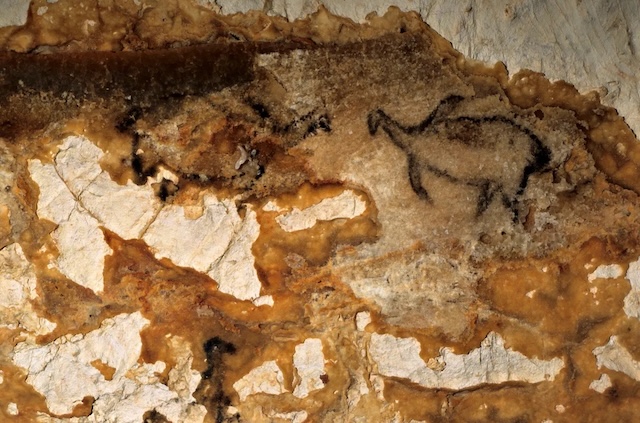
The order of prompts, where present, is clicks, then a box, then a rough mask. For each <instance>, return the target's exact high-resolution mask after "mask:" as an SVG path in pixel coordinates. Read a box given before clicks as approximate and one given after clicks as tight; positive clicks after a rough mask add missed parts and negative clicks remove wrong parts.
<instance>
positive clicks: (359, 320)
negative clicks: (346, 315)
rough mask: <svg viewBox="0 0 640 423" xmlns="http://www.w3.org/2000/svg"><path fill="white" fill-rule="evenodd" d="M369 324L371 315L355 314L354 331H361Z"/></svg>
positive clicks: (363, 312) (366, 313)
mask: <svg viewBox="0 0 640 423" xmlns="http://www.w3.org/2000/svg"><path fill="white" fill-rule="evenodd" d="M369 323H371V313H369V312H368V311H361V312H359V313H356V329H357V330H359V331H361V332H362V331H363V330H364V329H365V328H366V327H367V325H368V324H369Z"/></svg>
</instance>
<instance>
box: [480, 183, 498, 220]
mask: <svg viewBox="0 0 640 423" xmlns="http://www.w3.org/2000/svg"><path fill="white" fill-rule="evenodd" d="M478 189H479V190H480V193H479V194H478V204H477V207H476V217H478V216H480V215H482V213H484V212H485V211H487V209H488V208H489V206H490V205H491V202H492V201H493V197H494V196H495V195H496V193H497V192H499V191H501V190H502V187H501V186H500V185H499V184H496V183H495V182H491V181H489V180H483V181H482V182H481V183H480V184H479V185H478Z"/></svg>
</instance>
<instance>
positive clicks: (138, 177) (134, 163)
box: [130, 133, 157, 185]
mask: <svg viewBox="0 0 640 423" xmlns="http://www.w3.org/2000/svg"><path fill="white" fill-rule="evenodd" d="M139 148H140V136H139V135H138V134H136V133H134V134H133V140H132V141H131V156H130V160H131V169H132V170H133V172H134V175H135V180H134V181H133V182H134V183H135V184H137V185H144V184H146V183H147V178H148V177H149V176H153V175H155V174H156V172H157V168H156V166H155V164H149V163H145V160H144V157H143V155H142V154H140V153H139Z"/></svg>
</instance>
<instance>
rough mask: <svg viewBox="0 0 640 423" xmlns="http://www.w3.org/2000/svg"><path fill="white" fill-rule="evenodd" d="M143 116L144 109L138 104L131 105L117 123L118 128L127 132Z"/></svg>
mask: <svg viewBox="0 0 640 423" xmlns="http://www.w3.org/2000/svg"><path fill="white" fill-rule="evenodd" d="M140 117H142V109H141V108H140V107H138V106H134V107H131V108H130V109H129V110H127V112H126V113H125V114H124V116H122V117H121V118H120V119H119V120H118V122H117V123H116V129H117V130H118V131H120V132H126V131H128V130H129V129H131V128H132V127H133V125H135V124H136V121H137V120H138V119H140Z"/></svg>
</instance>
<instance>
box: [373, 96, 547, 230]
mask: <svg viewBox="0 0 640 423" xmlns="http://www.w3.org/2000/svg"><path fill="white" fill-rule="evenodd" d="M463 100H464V98H463V97H460V96H449V97H447V98H445V99H444V100H442V101H441V102H440V103H439V105H438V106H437V107H436V108H435V109H434V110H433V111H432V112H431V113H430V114H429V115H428V116H427V117H426V118H425V119H424V120H423V121H422V122H420V123H418V124H417V125H403V124H401V123H398V122H397V121H396V120H394V119H392V118H391V117H390V116H389V115H387V114H386V113H385V112H384V111H383V110H381V109H377V110H374V111H372V112H370V113H369V115H368V118H367V124H368V129H369V133H370V134H371V135H372V136H373V135H375V134H376V133H377V132H378V129H380V128H382V130H383V131H384V132H385V133H386V134H387V135H388V136H389V138H390V139H391V140H392V141H393V143H394V144H395V145H396V146H398V147H400V149H402V151H403V152H404V153H405V154H406V155H407V160H408V168H409V180H410V183H411V187H412V189H413V191H414V192H415V193H416V194H417V195H418V196H419V197H420V198H422V199H423V200H425V201H427V202H430V203H432V202H433V201H432V199H431V196H430V195H429V192H428V190H427V188H425V187H424V186H423V185H422V175H423V172H429V173H431V174H433V175H436V176H438V177H441V178H445V179H447V180H449V181H451V182H453V183H456V184H464V185H468V186H472V187H475V188H476V189H477V190H478V199H477V207H476V217H478V216H480V215H482V214H483V213H484V212H485V211H486V210H487V208H488V207H489V206H490V205H491V203H492V201H493V200H494V198H495V197H496V196H499V197H500V200H501V201H502V204H503V205H504V206H505V207H506V208H508V209H509V210H511V211H512V212H513V214H514V219H517V218H518V210H517V198H518V196H519V195H521V194H522V193H523V192H524V190H525V188H526V187H527V183H528V180H529V177H530V176H531V175H532V174H534V173H536V172H541V171H543V170H545V169H546V168H547V166H548V165H549V163H550V161H551V151H550V150H549V148H548V147H547V146H545V145H544V144H543V142H542V141H541V140H540V138H539V137H538V136H537V135H536V134H535V133H534V132H533V131H532V130H531V129H529V128H527V127H525V126H523V125H522V124H520V123H518V122H516V121H515V120H514V119H512V118H510V117H506V116H501V115H492V116H489V117H473V116H453V117H450V116H449V115H450V114H451V112H452V111H453V110H454V109H455V106H456V105H457V104H458V103H460V102H461V101H463ZM447 112H449V113H447ZM443 138H444V139H443Z"/></svg>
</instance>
